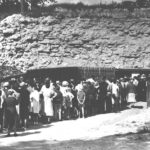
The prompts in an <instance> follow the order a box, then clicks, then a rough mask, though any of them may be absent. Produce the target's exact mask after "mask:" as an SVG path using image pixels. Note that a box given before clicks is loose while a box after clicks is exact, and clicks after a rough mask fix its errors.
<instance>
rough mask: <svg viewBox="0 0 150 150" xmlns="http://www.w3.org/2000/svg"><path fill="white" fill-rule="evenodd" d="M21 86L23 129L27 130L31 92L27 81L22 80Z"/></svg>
mask: <svg viewBox="0 0 150 150" xmlns="http://www.w3.org/2000/svg"><path fill="white" fill-rule="evenodd" d="M20 87H21V89H20V91H19V92H20V120H21V125H22V127H23V129H24V130H26V128H27V121H28V118H29V106H30V93H29V91H28V90H27V87H26V84H25V83H23V82H22V83H21V84H20Z"/></svg>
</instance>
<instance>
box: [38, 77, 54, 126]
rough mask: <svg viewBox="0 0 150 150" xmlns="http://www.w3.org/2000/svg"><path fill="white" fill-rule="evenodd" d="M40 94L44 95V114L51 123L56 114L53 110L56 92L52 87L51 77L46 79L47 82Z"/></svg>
mask: <svg viewBox="0 0 150 150" xmlns="http://www.w3.org/2000/svg"><path fill="white" fill-rule="evenodd" d="M40 94H42V95H43V100H44V115H45V117H46V120H47V123H50V122H51V120H52V118H53V116H54V110H53V102H52V101H53V97H55V92H54V91H53V90H52V87H50V79H49V78H46V79H45V84H44V85H43V86H42V88H41V91H40Z"/></svg>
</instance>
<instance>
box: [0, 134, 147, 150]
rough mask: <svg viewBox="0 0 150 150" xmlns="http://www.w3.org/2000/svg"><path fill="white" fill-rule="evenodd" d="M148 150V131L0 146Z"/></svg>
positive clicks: (47, 149)
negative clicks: (84, 139)
mask: <svg viewBox="0 0 150 150" xmlns="http://www.w3.org/2000/svg"><path fill="white" fill-rule="evenodd" d="M16 149H19V150H21V149H24V150H26V149H29V150H31V149H32V150H34V149H36V150H41V149H43V150H141V149H142V150H149V149H150V133H144V134H128V135H115V136H108V137H104V138H101V139H98V140H90V141H83V140H72V141H64V142H59V141H46V140H44V141H28V142H20V143H17V144H16V145H12V146H7V147H0V150H16Z"/></svg>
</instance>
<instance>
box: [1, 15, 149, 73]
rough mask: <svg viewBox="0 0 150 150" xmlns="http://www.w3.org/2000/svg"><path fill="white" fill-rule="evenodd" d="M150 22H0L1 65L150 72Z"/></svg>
mask: <svg viewBox="0 0 150 150" xmlns="http://www.w3.org/2000/svg"><path fill="white" fill-rule="evenodd" d="M149 58H150V20H148V19H147V20H146V19H140V20H139V19H81V18H73V19H71V18H69V19H67V18H66V19H61V20H60V19H56V18H54V17H51V16H47V17H40V18H29V17H23V16H21V15H16V14H15V15H12V16H9V17H7V18H5V19H4V20H2V21H1V22H0V65H2V64H7V65H9V66H16V67H17V68H18V69H20V70H22V71H26V70H27V69H31V68H41V67H51V66H53V67H55V66H100V67H116V68H143V67H144V68H149V67H150V59H149Z"/></svg>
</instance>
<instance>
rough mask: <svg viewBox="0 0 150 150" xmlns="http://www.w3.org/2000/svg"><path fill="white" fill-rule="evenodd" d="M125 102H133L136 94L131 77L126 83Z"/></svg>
mask: <svg viewBox="0 0 150 150" xmlns="http://www.w3.org/2000/svg"><path fill="white" fill-rule="evenodd" d="M127 93H128V96H127V103H128V104H131V103H135V102H136V99H135V94H136V89H135V85H134V84H133V79H132V78H131V79H130V80H129V83H128V85H127Z"/></svg>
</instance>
